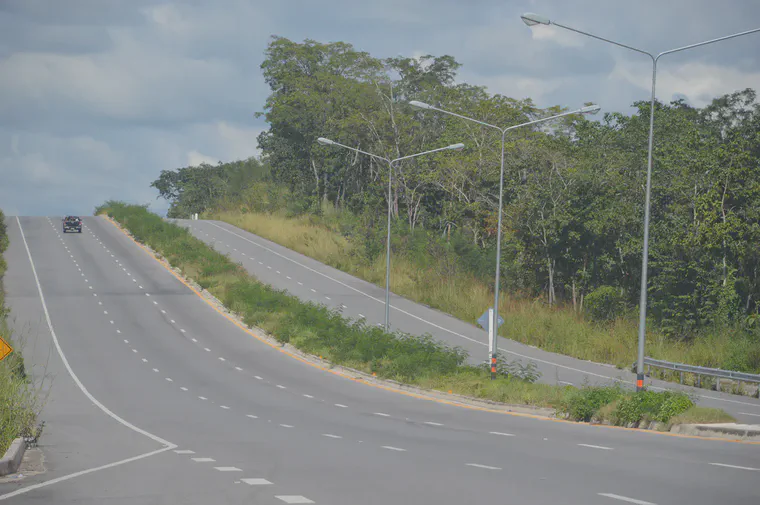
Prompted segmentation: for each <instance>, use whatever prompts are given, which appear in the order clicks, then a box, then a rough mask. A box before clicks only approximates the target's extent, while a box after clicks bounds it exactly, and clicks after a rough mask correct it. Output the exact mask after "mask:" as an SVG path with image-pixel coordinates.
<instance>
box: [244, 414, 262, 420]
mask: <svg viewBox="0 0 760 505" xmlns="http://www.w3.org/2000/svg"><path fill="white" fill-rule="evenodd" d="M245 417H250V418H251V419H258V418H259V416H254V415H253V414H247V415H246V416H245Z"/></svg>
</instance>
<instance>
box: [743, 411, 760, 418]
mask: <svg viewBox="0 0 760 505" xmlns="http://www.w3.org/2000/svg"><path fill="white" fill-rule="evenodd" d="M739 414H742V415H745V416H753V417H760V414H750V413H749V412H739Z"/></svg>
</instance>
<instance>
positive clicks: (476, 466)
mask: <svg viewBox="0 0 760 505" xmlns="http://www.w3.org/2000/svg"><path fill="white" fill-rule="evenodd" d="M467 466H472V467H474V468H483V469H485V470H501V468H499V467H498V466H488V465H481V464H478V463H467Z"/></svg>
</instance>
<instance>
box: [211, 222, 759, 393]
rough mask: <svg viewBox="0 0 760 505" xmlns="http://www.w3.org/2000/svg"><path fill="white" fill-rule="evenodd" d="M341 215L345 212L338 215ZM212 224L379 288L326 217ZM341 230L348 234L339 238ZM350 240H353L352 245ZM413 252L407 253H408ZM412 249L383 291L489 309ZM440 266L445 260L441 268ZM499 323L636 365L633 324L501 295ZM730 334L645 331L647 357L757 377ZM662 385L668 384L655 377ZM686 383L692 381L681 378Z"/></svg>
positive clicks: (574, 352) (559, 346)
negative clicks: (675, 335)
mask: <svg viewBox="0 0 760 505" xmlns="http://www.w3.org/2000/svg"><path fill="white" fill-rule="evenodd" d="M346 214H347V213H346ZM204 217H206V218H210V219H219V220H221V221H225V222H227V223H230V224H232V225H234V226H238V227H240V228H242V229H244V230H248V231H250V232H252V233H255V234H257V235H260V236H262V237H265V238H267V239H269V240H272V241H274V242H277V243H278V244H281V245H283V246H285V247H288V248H290V249H293V250H295V251H298V252H299V253H301V254H304V255H306V256H310V257H312V258H314V259H316V260H319V261H321V262H323V263H326V264H328V265H330V266H333V267H335V268H338V269H340V270H343V271H345V272H347V273H350V274H352V275H355V276H357V277H360V278H362V279H364V280H366V281H369V282H372V283H375V284H377V285H384V282H385V258H384V255H383V254H379V255H377V256H376V257H374V258H373V259H367V254H365V251H364V250H363V248H364V247H366V246H365V245H363V244H362V243H361V241H363V240H365V237H363V236H361V235H360V234H358V233H357V232H356V230H355V229H353V228H350V227H348V226H346V225H344V224H343V223H342V220H344V219H347V220H350V218H344V217H342V216H341V215H340V213H337V214H336V212H335V211H334V210H333V211H330V212H326V213H325V215H324V216H322V217H315V216H297V217H286V215H285V214H282V213H262V212H245V213H242V212H230V211H219V212H211V213H207V214H205V215H204ZM347 230H348V231H347ZM353 237H356V238H353ZM413 248H414V249H413ZM418 249H419V246H417V245H414V244H412V245H410V244H408V243H404V242H396V241H394V250H393V256H392V272H391V289H392V290H393V292H394V293H398V294H400V295H402V296H405V297H406V298H409V299H410V300H414V301H416V302H420V303H424V304H426V305H429V306H431V307H434V308H436V309H438V310H441V311H443V312H446V313H448V314H451V315H453V316H455V317H457V318H458V319H461V320H463V321H470V322H474V321H475V320H476V319H477V318H478V317H479V316H480V315H481V314H482V312H483V310H485V308H486V307H489V306H490V305H492V304H493V289H492V284H491V283H489V282H485V281H483V280H482V279H481V278H478V277H476V276H475V275H473V274H471V273H468V272H467V271H465V269H464V268H462V266H461V263H462V260H461V258H460V259H459V260H457V261H455V262H453V264H451V262H450V260H444V259H441V256H439V257H438V258H433V257H431V255H430V254H427V251H423V252H422V253H420V251H419V250H418ZM447 261H449V262H448V263H447ZM499 310H500V313H501V314H502V315H503V316H504V320H505V323H504V325H503V326H502V327H501V328H500V330H499V333H500V335H502V336H504V337H507V338H510V339H513V340H517V341H519V342H523V343H526V344H529V345H533V346H536V347H539V348H541V349H545V350H547V351H552V352H556V353H560V354H565V355H568V356H573V357H576V358H580V359H585V360H591V361H595V362H600V363H610V364H613V365H616V366H618V367H620V368H630V367H631V365H632V364H633V363H634V362H635V360H636V343H637V336H636V330H637V322H636V321H635V318H630V317H629V318H618V319H616V320H613V321H610V322H608V323H604V324H599V323H595V322H592V321H589V320H586V319H585V318H584V317H583V316H582V315H581V314H577V313H576V312H575V311H574V310H573V309H572V307H556V306H555V307H549V306H547V305H546V304H545V303H543V301H541V300H532V299H529V298H527V297H524V296H517V295H514V296H513V295H511V294H509V293H504V294H503V296H502V297H501V299H500V303H499ZM739 333H740V332H736V331H733V330H732V329H713V330H705V331H704V332H703V333H701V334H699V335H696V336H695V337H694V338H692V339H690V340H674V339H669V338H666V337H665V335H664V334H662V333H660V332H658V331H656V329H652V326H651V325H650V331H649V332H648V336H647V337H648V338H647V355H648V356H651V357H653V358H657V359H664V360H668V361H675V362H681V363H690V364H695V365H701V366H708V367H717V368H721V367H722V368H727V369H733V370H742V371H747V372H755V373H760V339H757V338H754V339H753V338H751V337H749V336H742V335H740V334H739ZM662 378H663V379H666V380H675V379H676V377H670V376H668V375H663V376H662ZM685 381H686V383H687V384H695V381H696V378H695V377H692V376H690V375H688V376H687V377H686V378H685Z"/></svg>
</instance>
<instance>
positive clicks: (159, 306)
mask: <svg viewBox="0 0 760 505" xmlns="http://www.w3.org/2000/svg"><path fill="white" fill-rule="evenodd" d="M84 222H85V228H84V231H83V233H82V234H81V235H80V234H66V235H64V234H63V233H61V229H60V228H61V225H60V221H59V219H58V218H50V219H48V218H44V217H39V218H28V217H23V218H20V219H18V220H17V219H16V218H9V219H8V225H9V234H10V239H11V246H10V249H9V251H8V252H7V254H6V258H7V260H8V263H9V271H8V274H7V277H6V279H5V287H6V291H7V293H8V302H9V305H10V307H11V310H12V324H13V325H14V327H15V328H16V329H17V330H19V331H20V332H21V334H22V336H23V339H24V340H25V342H24V345H25V358H26V363H27V367H28V369H29V371H30V372H31V374H32V375H33V377H34V379H35V380H36V381H37V383H38V384H39V383H40V381H41V380H42V378H43V376H44V377H47V380H46V382H45V384H47V385H45V386H43V390H44V391H46V392H47V393H48V398H47V403H46V405H45V409H44V412H43V419H44V420H45V421H46V423H47V425H46V431H45V433H44V434H43V437H42V439H41V447H42V449H43V451H44V454H45V461H46V468H47V471H46V472H45V473H43V474H40V475H35V476H31V477H26V478H23V479H18V480H15V481H13V482H9V483H2V484H0V501H3V500H7V501H8V502H9V503H29V504H37V503H45V504H47V503H55V504H56V505H58V504H73V503H77V504H103V503H109V504H110V503H124V504H127V503H128V504H204V505H205V504H208V503H215V504H219V505H222V504H252V503H256V504H287V503H317V504H331V505H349V504H350V505H355V504H358V503H361V504H369V505H374V504H383V505H385V504H389V503H419V504H452V505H453V504H464V503H486V502H488V503H505V504H507V503H508V504H557V503H562V504H568V505H569V504H578V505H595V504H601V505H605V504H607V505H614V504H624V503H634V504H648V503H651V504H657V505H667V504H686V503H688V504H689V505H698V504H704V505H715V504H718V503H719V504H726V505H729V504H730V505H734V504H735V505H740V504H741V505H757V503H760V486H758V485H757V482H758V476H760V450H758V446H757V445H751V444H746V443H732V442H726V441H715V440H703V439H696V438H684V437H676V436H672V435H667V434H656V433H651V432H639V431H634V430H625V429H616V428H608V427H600V426H589V425H582V424H574V423H566V422H560V421H552V420H545V419H543V420H542V419H536V418H532V417H525V416H516V415H508V414H503V413H495V412H488V411H481V410H475V409H465V408H462V407H457V406H453V405H448V404H444V403H440V402H435V401H428V400H421V399H417V398H412V397H409V396H406V395H403V394H399V393H396V392H392V391H387V390H384V389H381V388H377V387H373V386H371V385H366V384H362V383H358V382H356V381H351V380H348V379H346V378H344V377H341V376H339V375H336V374H333V373H331V372H329V371H326V370H323V369H320V368H317V367H315V366H311V365H308V364H305V363H303V362H301V361H298V360H296V359H294V358H292V357H290V356H287V355H285V354H284V353H283V352H281V351H279V350H278V349H276V348H273V347H270V346H269V345H267V344H265V343H263V342H261V341H259V340H256V339H254V338H253V337H252V336H251V335H249V334H248V333H247V332H246V331H244V330H243V329H241V328H240V327H238V326H236V325H234V324H233V323H232V322H230V321H229V320H228V319H226V318H225V317H224V316H223V315H222V314H220V313H219V312H217V311H216V310H215V309H214V308H213V307H212V306H211V305H209V304H208V303H207V302H206V301H205V300H203V299H202V298H200V297H199V296H197V295H196V294H195V293H193V292H192V291H191V290H190V289H189V288H188V287H186V286H185V285H184V284H183V283H181V282H180V281H179V280H178V279H177V278H176V277H174V276H173V275H172V274H171V273H170V272H169V271H168V270H166V269H165V268H164V267H163V266H162V265H161V264H159V263H158V262H157V261H155V260H154V259H153V258H152V257H150V256H149V255H148V254H147V253H146V252H145V251H144V250H143V249H141V248H140V247H139V246H138V245H136V244H135V243H134V242H132V241H131V240H130V239H129V238H128V237H126V236H125V235H124V234H123V233H122V232H120V231H119V230H117V229H116V228H115V227H113V226H112V225H111V224H109V223H108V222H106V221H104V220H102V219H100V218H85V220H84ZM204 226H210V224H209V223H206V224H204ZM220 236H221V235H220ZM229 243H230V244H233V242H232V241H231V240H230V241H229ZM234 247H237V245H235V246H234ZM238 249H240V248H238ZM257 255H259V253H258V252H257ZM276 257H277V256H276ZM270 266H272V268H273V269H274V268H278V267H276V266H275V265H274V264H270ZM280 270H281V271H282V272H287V275H291V277H293V278H294V279H295V276H296V275H300V273H299V270H298V269H297V268H295V266H294V265H292V264H290V265H289V266H287V268H286V267H285V266H283V268H281V269H280ZM305 280H306V278H305V277H304V281H305ZM313 287H314V288H315V289H316V288H321V293H322V296H330V295H331V293H333V292H334V291H337V290H336V289H334V288H330V287H329V284H328V283H326V282H325V281H322V283H321V284H315V285H314V286H313ZM307 289H308V288H307ZM346 299H347V300H349V298H346ZM350 300H357V297H356V296H354V297H353V298H350ZM367 317H370V315H369V314H367ZM397 319H398V318H397ZM50 384H52V387H48V386H49V385H50Z"/></svg>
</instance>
